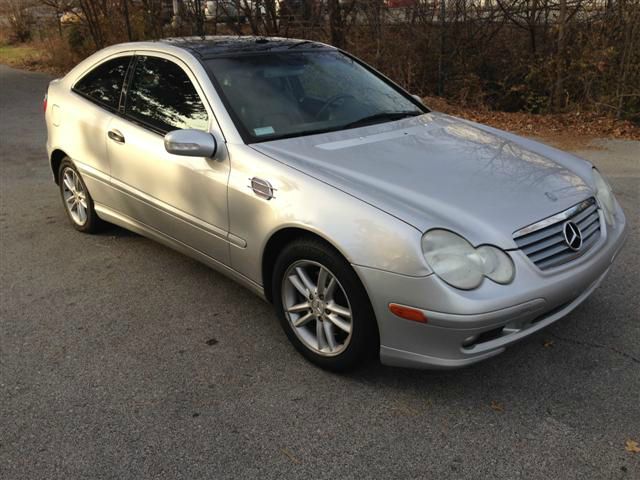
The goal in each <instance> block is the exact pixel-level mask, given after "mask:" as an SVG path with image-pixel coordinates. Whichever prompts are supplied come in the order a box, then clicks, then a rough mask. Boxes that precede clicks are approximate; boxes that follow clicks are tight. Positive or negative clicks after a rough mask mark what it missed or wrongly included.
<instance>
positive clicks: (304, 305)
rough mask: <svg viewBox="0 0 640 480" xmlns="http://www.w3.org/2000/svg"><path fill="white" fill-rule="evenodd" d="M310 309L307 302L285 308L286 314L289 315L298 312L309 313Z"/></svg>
mask: <svg viewBox="0 0 640 480" xmlns="http://www.w3.org/2000/svg"><path fill="white" fill-rule="evenodd" d="M310 309H311V305H310V304H309V302H302V303H297V304H295V305H292V306H291V307H289V308H287V312H289V313H300V312H304V311H309V310H310Z"/></svg>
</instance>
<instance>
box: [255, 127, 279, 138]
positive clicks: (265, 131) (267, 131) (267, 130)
mask: <svg viewBox="0 0 640 480" xmlns="http://www.w3.org/2000/svg"><path fill="white" fill-rule="evenodd" d="M253 133H255V134H256V135H257V136H260V135H271V134H272V133H276V131H275V130H274V129H273V127H259V128H254V129H253Z"/></svg>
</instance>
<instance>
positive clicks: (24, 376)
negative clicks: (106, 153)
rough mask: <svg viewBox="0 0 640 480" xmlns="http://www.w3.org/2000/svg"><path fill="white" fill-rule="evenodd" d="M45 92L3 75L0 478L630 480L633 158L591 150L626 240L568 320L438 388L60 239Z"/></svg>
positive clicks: (265, 311) (1, 70)
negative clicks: (328, 364) (290, 334)
mask: <svg viewBox="0 0 640 480" xmlns="http://www.w3.org/2000/svg"><path fill="white" fill-rule="evenodd" d="M48 81H49V78H48V77H47V76H45V75H40V74H35V73H25V72H20V71H17V70H12V69H9V68H7V67H2V66H0V112H1V115H0V135H1V138H0V140H1V147H2V148H0V165H1V172H0V173H1V174H0V182H1V183H0V187H1V210H0V235H1V249H0V261H1V273H0V286H1V305H0V477H1V478H4V479H12V480H19V479H29V480H33V479H39V478H42V479H44V478H46V479H76V478H78V479H80V478H82V479H85V478H91V479H98V478H117V479H129V478H131V479H134V478H135V479H140V478H166V479H180V478H183V479H199V478H202V479H205V478H207V479H209V478H217V479H219V478H265V479H269V478H274V479H275V478H278V479H280V478H312V479H320V478H332V479H335V478H385V479H388V478H434V479H444V478H453V479H460V478H473V479H478V478H504V479H513V478H518V477H522V478H527V479H549V478H555V479H560V478H562V479H573V478H575V479H585V478H589V479H594V478H606V479H611V478H615V479H617V478H621V479H624V478H628V479H631V478H639V477H640V454H634V453H630V452H627V451H626V450H625V442H626V441H627V440H630V439H631V440H635V441H638V442H640V402H638V397H639V395H640V316H639V314H638V312H639V311H640V306H639V298H640V286H639V285H640V282H639V264H640V259H639V252H640V247H639V244H640V224H639V209H640V198H639V197H640V187H639V182H640V178H639V175H640V174H639V165H638V164H639V162H640V160H639V155H640V153H639V152H640V145H639V144H638V143H633V142H623V141H615V142H605V143H603V144H602V146H603V147H604V148H605V149H604V150H590V151H587V152H584V153H583V154H584V156H586V157H588V158H590V159H591V160H593V161H594V162H595V164H596V165H597V166H598V167H600V168H601V169H602V171H603V172H604V173H605V174H607V175H608V176H609V179H610V180H611V182H612V183H613V187H614V189H615V191H616V193H617V195H618V199H619V200H620V202H621V203H622V205H623V206H624V208H625V210H626V213H627V216H628V219H629V222H630V237H629V239H628V241H627V245H626V247H625V249H624V250H623V252H622V253H621V255H620V257H619V259H618V261H617V263H616V264H615V266H614V267H613V269H612V270H611V273H610V275H609V277H608V279H607V280H606V281H605V282H604V284H603V285H602V286H601V287H600V288H599V289H598V290H597V291H596V292H595V294H594V295H593V296H592V297H591V298H590V299H589V300H588V301H587V302H586V303H584V304H583V305H582V306H581V307H580V308H578V309H577V310H576V311H574V312H573V313H572V314H571V315H570V316H568V317H567V318H566V319H564V320H563V321H560V322H558V323H557V324H555V325H553V326H552V327H551V328H549V329H547V330H545V331H543V332H540V333H538V334H537V335H535V336H533V337H531V338H530V339H529V340H528V341H526V342H525V343H521V344H518V345H516V346H514V347H512V348H511V349H509V350H507V352H506V353H504V354H503V355H500V356H498V357H496V358H493V359H491V360H489V361H486V362H484V363H482V364H479V365H476V366H473V367H471V368H467V369H465V370H459V371H453V372H445V373H443V372H423V371H412V370H400V369H392V368H386V367H382V366H380V365H371V366H370V367H367V368H366V369H364V370H360V371H358V372H356V373H353V374H350V375H346V376H339V375H333V374H330V373H326V372H323V371H321V370H318V369H317V368H315V367H313V366H311V365H310V364H309V363H307V362H306V361H304V360H303V358H302V357H301V356H300V355H298V354H297V353H296V352H295V351H294V350H293V348H292V347H291V346H290V345H289V342H288V341H287V340H286V338H285V336H284V334H283V333H282V332H281V330H280V327H279V325H278V323H277V321H276V318H275V315H274V314H273V313H272V310H271V308H270V307H269V305H267V304H266V303H264V302H263V301H261V300H260V299H258V298H256V297H254V296H253V295H252V294H251V293H249V292H248V291H246V290H243V289H242V288H241V287H239V286H237V285H236V284H234V283H232V282H231V281H230V280H227V279H226V278H225V277H223V276H221V275H219V274H217V273H216V272H214V271H211V270H209V269H207V268H206V267H204V266H202V265H200V264H198V263H196V262H195V261H193V260H191V259H189V258H187V257H184V256H182V255H180V254H178V253H175V252H173V251H171V250H169V249H167V248H164V247H162V246H160V245H158V244H156V243H153V242H151V241H149V240H147V239H145V238H143V237H140V236H137V235H134V234H131V233H127V232H126V231H124V230H121V229H118V228H115V227H113V228H111V229H109V230H107V231H106V232H104V233H102V234H100V235H95V236H88V235H83V234H80V233H78V232H76V231H75V230H73V229H72V228H71V226H70V225H69V224H68V222H67V219H66V217H65V214H64V211H63V209H62V205H61V201H60V199H59V197H58V191H57V188H56V186H55V185H54V184H53V182H52V180H51V175H50V172H49V167H48V164H47V159H46V155H45V150H44V144H45V136H46V132H45V127H44V121H43V115H42V102H41V100H42V96H43V94H44V92H45V90H46V86H47V82H48Z"/></svg>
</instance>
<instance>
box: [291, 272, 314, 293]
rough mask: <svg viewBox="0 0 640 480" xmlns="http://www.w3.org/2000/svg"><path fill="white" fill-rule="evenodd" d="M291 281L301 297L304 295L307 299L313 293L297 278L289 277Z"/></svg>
mask: <svg viewBox="0 0 640 480" xmlns="http://www.w3.org/2000/svg"><path fill="white" fill-rule="evenodd" d="M289 281H290V282H291V285H293V286H294V287H296V290H297V291H298V293H300V295H302V296H303V297H305V298H307V297H309V294H310V293H311V292H310V291H309V290H308V289H307V288H306V287H305V286H304V284H303V283H302V282H301V281H300V279H299V278H298V277H297V276H295V275H289Z"/></svg>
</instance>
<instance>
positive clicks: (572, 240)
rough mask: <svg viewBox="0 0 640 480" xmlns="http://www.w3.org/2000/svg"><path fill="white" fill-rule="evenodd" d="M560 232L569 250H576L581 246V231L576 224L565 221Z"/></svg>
mask: <svg viewBox="0 0 640 480" xmlns="http://www.w3.org/2000/svg"><path fill="white" fill-rule="evenodd" d="M562 232H563V233H564V241H565V242H567V245H569V248H570V249H571V250H573V251H574V252H577V251H578V250H580V248H582V233H581V232H580V229H579V228H578V225H576V224H575V223H573V222H567V223H565V224H564V228H563V230H562Z"/></svg>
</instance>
